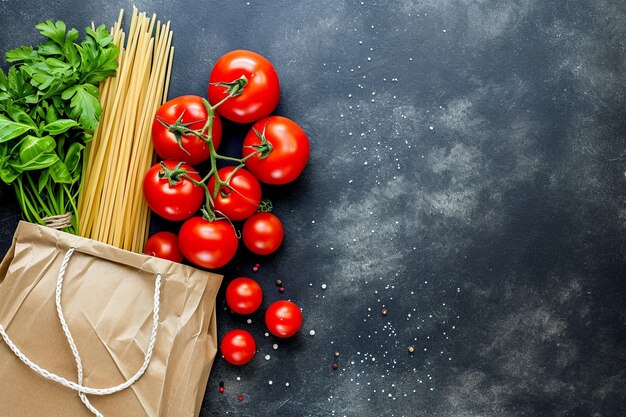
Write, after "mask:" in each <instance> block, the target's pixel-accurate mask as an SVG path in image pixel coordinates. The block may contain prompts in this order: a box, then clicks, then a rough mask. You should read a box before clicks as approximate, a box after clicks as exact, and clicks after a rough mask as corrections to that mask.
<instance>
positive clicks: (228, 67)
mask: <svg viewBox="0 0 626 417" xmlns="http://www.w3.org/2000/svg"><path fill="white" fill-rule="evenodd" d="M241 76H245V77H246V79H247V80H248V84H247V85H246V86H245V87H244V89H243V93H241V94H240V95H238V96H234V97H231V98H229V99H228V100H226V101H225V102H224V103H222V104H221V105H220V106H219V107H218V108H217V111H218V112H219V113H220V114H221V115H222V116H224V117H225V118H227V119H228V120H232V121H233V122H235V123H252V122H254V121H256V120H259V119H260V118H262V117H265V116H267V115H269V114H270V113H271V112H273V111H274V109H275V108H276V106H277V105H278V99H279V97H280V85H279V82H278V75H276V70H275V69H274V67H273V66H272V63H271V62H270V61H268V60H267V59H265V58H264V57H262V56H261V55H259V54H257V53H256V52H252V51H245V50H236V51H231V52H228V53H227V54H225V55H223V56H222V57H221V58H220V59H218V60H217V62H216V63H215V66H213V70H212V71H211V77H210V79H209V101H210V102H211V104H212V105H215V104H217V103H219V102H220V101H221V100H223V99H224V98H225V97H227V96H228V93H227V92H226V87H224V86H221V85H216V84H215V83H220V82H232V81H235V80H237V79H239V78H240V77H241Z"/></svg>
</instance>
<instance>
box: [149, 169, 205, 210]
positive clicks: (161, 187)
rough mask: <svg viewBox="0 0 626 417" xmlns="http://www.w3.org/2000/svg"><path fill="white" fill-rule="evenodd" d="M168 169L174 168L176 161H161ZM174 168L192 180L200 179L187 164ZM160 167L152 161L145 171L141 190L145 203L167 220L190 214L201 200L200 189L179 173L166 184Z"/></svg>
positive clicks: (166, 180) (202, 200)
mask: <svg viewBox="0 0 626 417" xmlns="http://www.w3.org/2000/svg"><path fill="white" fill-rule="evenodd" d="M162 164H164V165H165V166H166V167H167V168H168V169H169V170H175V169H176V167H177V166H178V164H179V163H178V162H175V161H163V162H162ZM178 169H184V170H186V171H187V175H189V177H190V178H193V179H194V180H196V181H200V180H201V179H202V178H200V176H199V175H198V174H197V173H196V172H195V170H194V169H193V168H192V167H191V166H190V165H187V164H182V165H180V166H179V167H178ZM163 173H164V170H163V168H162V167H161V164H155V165H153V166H152V168H150V169H149V170H148V173H147V174H146V177H145V178H144V180H143V193H144V195H145V196H146V201H147V202H148V205H149V206H150V208H151V209H152V211H154V212H155V213H156V214H158V215H159V216H161V217H163V218H164V219H167V220H172V221H180V220H185V219H187V218H189V217H190V216H192V215H194V214H195V213H196V212H197V211H198V210H199V209H200V206H201V205H202V203H203V202H204V190H203V189H202V187H199V186H196V185H194V183H192V182H191V181H189V179H187V178H185V177H182V176H180V177H179V178H178V179H177V180H176V181H175V182H174V185H170V182H169V180H168V179H167V178H164V177H163Z"/></svg>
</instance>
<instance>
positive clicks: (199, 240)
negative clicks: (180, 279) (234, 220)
mask: <svg viewBox="0 0 626 417" xmlns="http://www.w3.org/2000/svg"><path fill="white" fill-rule="evenodd" d="M238 244H239V241H238V239H237V234H236V233H235V229H234V228H233V225H232V224H231V223H230V222H229V221H228V220H216V221H213V222H210V221H208V220H205V219H203V218H202V217H198V216H196V217H192V218H191V219H189V220H187V221H186V222H185V223H183V225H182V227H181V228H180V232H178V245H179V246H180V250H181V252H182V253H183V255H185V258H187V259H189V261H190V262H191V263H193V264H194V265H197V266H199V267H202V268H208V269H215V268H220V267H222V266H224V265H226V264H227V263H228V262H230V260H231V259H233V256H235V253H236V252H237V246H238Z"/></svg>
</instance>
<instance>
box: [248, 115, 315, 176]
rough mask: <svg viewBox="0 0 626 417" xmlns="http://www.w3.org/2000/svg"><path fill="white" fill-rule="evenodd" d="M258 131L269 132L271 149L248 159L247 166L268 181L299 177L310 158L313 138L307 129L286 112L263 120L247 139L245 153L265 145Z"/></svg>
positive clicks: (265, 133)
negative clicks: (310, 139) (310, 143)
mask: <svg viewBox="0 0 626 417" xmlns="http://www.w3.org/2000/svg"><path fill="white" fill-rule="evenodd" d="M255 130H256V132H255ZM257 132H258V133H259V134H262V135H264V136H265V139H266V140H267V142H268V143H269V144H270V145H271V151H269V153H266V152H262V153H259V154H257V155H255V156H252V157H250V158H249V159H248V160H246V167H247V168H248V169H249V170H250V172H252V173H253V174H254V176H255V177H257V178H258V179H259V181H261V182H264V183H266V184H273V185H282V184H287V183H289V182H291V181H293V180H295V179H296V178H297V177H298V176H299V175H300V174H301V173H302V171H303V170H304V167H305V166H306V164H307V162H308V160H309V153H310V148H309V138H308V137H307V135H306V133H304V130H302V128H301V127H300V126H298V125H297V124H296V123H294V122H293V121H291V120H289V119H287V118H286V117H282V116H270V117H268V118H265V119H263V120H259V121H258V122H256V123H255V124H254V126H252V129H251V130H250V132H248V134H247V135H246V138H245V139H244V141H243V156H244V157H246V156H248V155H250V154H252V153H253V152H255V151H257V149H258V148H259V146H261V145H262V141H261V139H260V138H259V136H258V135H257Z"/></svg>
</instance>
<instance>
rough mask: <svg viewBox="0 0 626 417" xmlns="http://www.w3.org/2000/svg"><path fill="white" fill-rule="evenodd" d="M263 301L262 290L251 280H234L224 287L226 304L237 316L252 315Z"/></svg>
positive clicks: (243, 278) (244, 278) (242, 278)
mask: <svg viewBox="0 0 626 417" xmlns="http://www.w3.org/2000/svg"><path fill="white" fill-rule="evenodd" d="M262 301H263V290H262V289H261V286H260V285H259V284H258V283H257V282H256V281H255V280H253V279H252V278H246V277H241V278H235V279H234V280H232V281H231V282H230V284H228V287H226V303H227V304H228V307H230V309H231V310H233V311H234V312H235V313H239V314H252V313H254V312H255V311H256V310H257V309H258V308H259V307H260V306H261V302H262Z"/></svg>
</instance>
